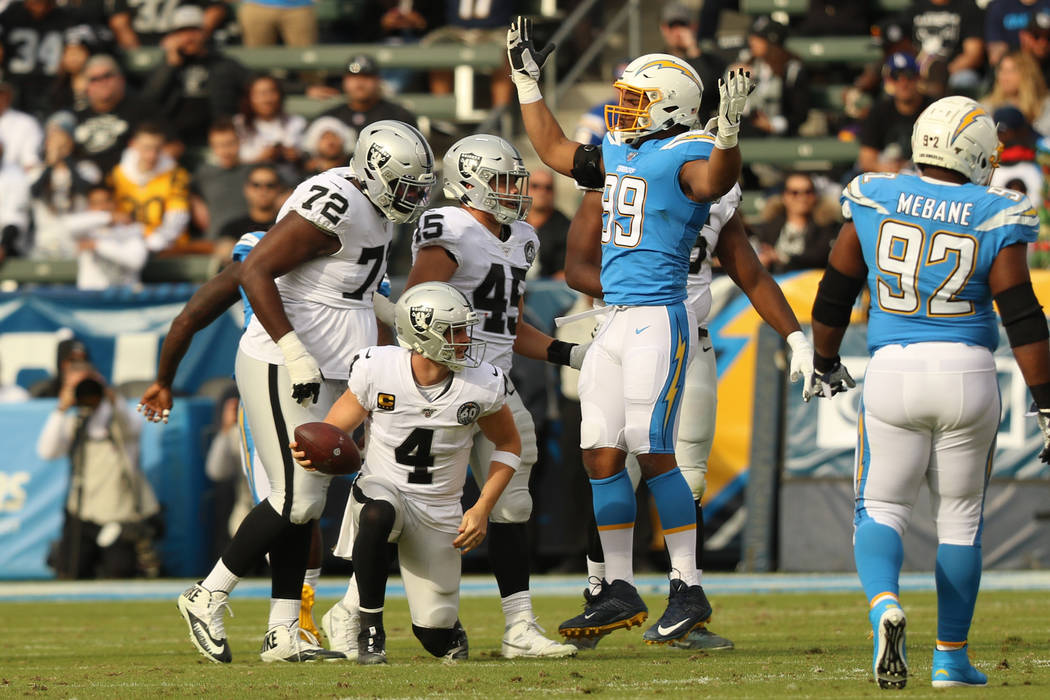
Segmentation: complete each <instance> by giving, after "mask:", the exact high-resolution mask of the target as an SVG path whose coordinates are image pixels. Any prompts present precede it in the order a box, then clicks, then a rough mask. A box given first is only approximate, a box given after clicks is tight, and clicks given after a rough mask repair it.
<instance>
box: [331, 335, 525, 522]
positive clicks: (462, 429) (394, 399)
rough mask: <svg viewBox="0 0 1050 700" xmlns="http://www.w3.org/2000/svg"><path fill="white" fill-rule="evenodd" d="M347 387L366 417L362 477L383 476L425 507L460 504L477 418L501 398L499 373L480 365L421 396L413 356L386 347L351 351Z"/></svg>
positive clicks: (503, 385) (494, 408)
mask: <svg viewBox="0 0 1050 700" xmlns="http://www.w3.org/2000/svg"><path fill="white" fill-rule="evenodd" d="M349 387H350V391H352V392H353V393H354V396H356V397H357V400H358V401H359V402H360V404H361V405H362V406H363V407H364V408H365V409H367V410H368V411H370V412H371V414H372V421H371V427H370V431H369V438H368V454H367V457H366V459H365V464H364V467H363V468H362V473H363V474H377V475H379V476H383V477H385V478H387V479H389V480H390V481H392V482H393V483H394V484H397V486H398V489H400V490H401V491H402V492H403V493H406V494H408V495H410V496H411V497H412V498H413V499H414V500H417V501H419V502H422V503H425V504H428V505H434V506H443V505H448V504H452V503H459V498H460V496H461V495H462V493H463V483H464V482H465V480H466V478H467V462H468V460H469V458H470V449H471V446H472V445H473V444H474V434H475V432H476V431H477V420H478V418H480V417H482V416H487V415H489V414H491V413H495V412H496V411H498V410H499V409H500V408H501V407H502V406H503V404H504V402H505V400H506V396H507V385H506V379H505V375H504V374H503V372H502V371H500V370H499V369H497V368H496V367H493V366H492V365H490V364H489V363H487V362H482V363H481V365H480V366H478V367H467V368H465V369H463V370H461V371H459V372H453V373H452V374H451V375H449V377H448V381H447V384H446V385H444V386H439V387H426V388H425V389H423V390H421V389H420V387H419V386H418V385H417V384H416V382H415V378H414V377H413V375H412V352H411V351H410V350H406V349H404V348H400V347H397V346H395V345H384V346H381V347H372V348H366V349H364V350H361V351H360V352H358V353H357V356H356V357H355V358H354V359H353V362H352V364H351V366H350V380H349ZM424 392H426V395H424Z"/></svg>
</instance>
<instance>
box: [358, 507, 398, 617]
mask: <svg viewBox="0 0 1050 700" xmlns="http://www.w3.org/2000/svg"><path fill="white" fill-rule="evenodd" d="M395 516H396V513H395V511H394V506H392V505H391V504H389V503H387V502H386V501H380V500H372V501H369V502H368V503H366V504H365V505H364V507H363V508H361V516H360V518H359V520H358V525H357V538H356V539H354V550H353V557H354V575H355V576H356V578H357V590H358V593H359V595H360V597H361V602H360V606H361V607H362V608H368V609H372V610H375V609H378V608H382V607H383V601H384V599H385V598H386V579H387V575H388V573H389V571H390V547H389V546H388V545H387V538H389V537H390V531H391V530H393V529H394V518H395ZM364 615H365V613H364V611H362V612H361V625H362V627H364V624H365V622H364Z"/></svg>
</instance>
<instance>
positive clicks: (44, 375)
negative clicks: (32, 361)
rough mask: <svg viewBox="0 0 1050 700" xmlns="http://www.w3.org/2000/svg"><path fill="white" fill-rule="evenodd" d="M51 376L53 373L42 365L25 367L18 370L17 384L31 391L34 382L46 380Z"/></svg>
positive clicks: (38, 382)
mask: <svg viewBox="0 0 1050 700" xmlns="http://www.w3.org/2000/svg"><path fill="white" fill-rule="evenodd" d="M50 378H51V373H50V372H48V371H47V370H46V369H42V368H40V367H25V368H23V369H20V370H18V374H17V375H15V384H17V385H18V386H20V387H22V388H23V389H25V390H26V391H29V390H30V389H31V388H32V387H33V385H34V384H40V383H43V382H46V381H47V380H48V379H50Z"/></svg>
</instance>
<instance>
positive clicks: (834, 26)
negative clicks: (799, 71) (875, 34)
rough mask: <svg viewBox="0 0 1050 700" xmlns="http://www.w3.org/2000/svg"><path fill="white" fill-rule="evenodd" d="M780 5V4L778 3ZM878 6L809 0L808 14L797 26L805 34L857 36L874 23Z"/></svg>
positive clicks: (838, 0)
mask: <svg viewBox="0 0 1050 700" xmlns="http://www.w3.org/2000/svg"><path fill="white" fill-rule="evenodd" d="M777 7H779V5H777ZM877 11H878V9H877V7H876V6H875V5H874V4H872V3H867V2H842V0H809V2H808V3H806V16H805V17H804V18H803V19H802V21H801V22H800V23H799V24H798V26H797V27H796V28H795V33H796V35H798V34H801V35H803V36H857V35H858V34H867V33H868V31H869V29H870V27H871V25H872V24H874V20H875V15H876V13H877Z"/></svg>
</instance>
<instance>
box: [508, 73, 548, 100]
mask: <svg viewBox="0 0 1050 700" xmlns="http://www.w3.org/2000/svg"><path fill="white" fill-rule="evenodd" d="M510 77H511V80H513V81H514V87H516V88H517V89H518V103H519V104H523V105H527V104H530V103H532V102H539V101H540V100H542V99H543V95H541V94H540V84H539V83H538V82H536V81H535V80H533V79H532V78H526V77H523V76H519V75H518V74H517V73H511V76H510Z"/></svg>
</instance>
